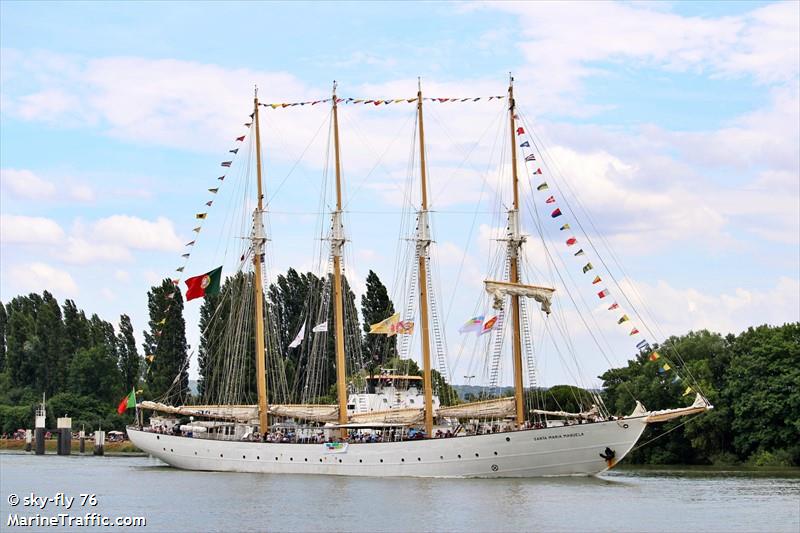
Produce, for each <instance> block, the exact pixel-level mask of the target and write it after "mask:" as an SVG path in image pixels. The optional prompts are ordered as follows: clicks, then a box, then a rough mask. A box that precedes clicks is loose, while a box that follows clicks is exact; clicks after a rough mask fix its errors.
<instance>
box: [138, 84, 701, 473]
mask: <svg viewBox="0 0 800 533" xmlns="http://www.w3.org/2000/svg"><path fill="white" fill-rule="evenodd" d="M409 101H411V100H409ZM330 102H331V106H332V110H331V112H332V130H333V149H334V150H333V154H334V171H335V180H336V181H335V192H336V204H335V210H333V213H332V217H331V232H330V238H329V241H330V256H331V260H332V264H333V266H332V285H333V287H332V288H333V292H332V299H331V302H332V305H333V317H334V327H335V330H334V336H335V369H336V392H337V404H336V405H312V404H302V405H291V404H285V405H277V404H276V405H269V404H268V396H267V380H266V376H267V370H268V369H267V368H266V366H267V362H266V360H265V350H266V348H265V331H264V324H265V318H264V307H265V306H264V301H263V299H264V289H263V287H262V275H261V268H262V266H261V262H262V259H261V258H262V254H263V253H264V246H265V243H266V236H265V230H264V222H263V213H264V189H263V184H262V169H261V164H262V162H261V138H260V129H259V128H260V120H259V101H258V96H257V94H256V96H255V98H254V110H253V115H252V117H253V127H254V129H255V151H256V167H257V172H256V177H257V195H258V197H257V207H256V209H255V211H254V214H253V224H252V232H251V250H252V258H253V260H252V265H253V269H254V276H253V280H254V283H253V288H254V291H255V292H254V302H255V304H254V305H253V309H254V313H253V317H252V319H253V320H254V324H255V358H256V385H257V387H256V388H257V393H258V403H257V406H256V408H255V409H256V411H257V413H254V412H253V410H252V409H251V408H250V407H249V406H238V407H236V406H227V407H220V408H218V409H216V410H215V409H213V408H210V407H209V406H182V407H174V406H168V405H162V404H156V403H154V402H141V403H140V407H141V408H146V409H154V410H158V411H163V412H166V413H171V414H173V415H177V416H192V417H197V418H198V419H200V418H204V419H207V420H209V421H210V422H209V424H210V425H209V426H207V427H208V428H209V432H208V433H206V434H203V433H199V434H198V433H197V431H195V434H193V435H191V436H188V435H185V434H180V433H179V432H178V434H175V433H168V432H167V433H165V432H158V431H151V430H146V429H145V428H142V427H141V426H131V427H129V428H128V435H129V437H130V439H131V441H132V442H133V443H134V444H135V445H136V446H137V447H138V448H140V449H141V450H143V451H145V452H147V453H149V454H151V455H152V456H154V457H157V458H159V459H161V460H162V461H164V462H166V463H168V464H170V465H172V466H175V467H178V468H184V469H190V470H210V471H233V472H263V473H287V474H289V473H295V474H331V475H352V476H375V477H384V476H411V477H533V476H551V475H576V474H578V475H580V474H584V475H592V474H598V473H601V472H603V471H605V470H607V469H608V468H611V467H613V466H614V465H615V464H616V463H617V462H618V461H619V460H621V459H622V458H623V457H625V455H626V454H627V453H628V452H629V451H630V450H631V449H632V448H633V447H634V445H635V444H636V442H637V440H638V439H639V437H640V436H641V434H642V432H643V431H644V429H645V428H646V426H647V425H648V424H650V423H653V422H661V421H665V420H670V419H673V418H676V417H680V416H685V415H689V414H695V413H700V412H703V411H705V410H707V409H711V408H712V406H711V405H710V404H709V403H708V402H707V401H706V400H705V399H704V398H703V397H702V396H701V395H699V394H698V396H697V399H696V401H695V403H694V404H693V405H691V406H690V407H685V408H677V409H670V410H665V411H656V412H651V411H647V410H646V409H645V408H644V407H643V406H642V405H641V404H639V403H638V402H637V404H636V408H635V410H634V411H633V412H632V413H630V415H629V416H625V417H610V416H599V415H598V413H597V410H596V409H595V410H594V412H590V413H577V414H575V413H549V414H550V415H552V416H562V417H563V418H565V419H570V418H577V419H579V420H580V422H582V423H578V424H569V423H564V424H553V425H550V424H546V425H538V424H537V425H532V424H530V422H526V419H529V418H530V417H526V412H525V402H524V393H525V389H524V380H523V375H524V370H523V342H522V337H521V331H522V329H523V327H524V323H523V322H524V320H525V316H524V315H523V313H522V311H521V310H522V309H523V308H524V307H523V299H525V298H532V299H534V300H536V301H537V302H539V303H541V305H542V310H543V311H545V312H547V313H549V310H550V298H551V296H552V294H553V290H554V289H552V288H548V287H539V286H535V285H525V284H523V283H522V282H521V276H520V271H521V266H520V261H521V253H520V250H521V248H522V246H523V243H524V241H525V237H524V236H523V234H522V231H521V222H520V191H519V182H520V179H519V175H518V168H517V150H516V147H517V140H516V135H517V133H518V131H519V129H518V125H517V114H516V107H515V100H514V87H513V79H512V80H511V83H510V84H509V88H508V96H507V102H508V116H509V133H510V136H511V180H512V194H513V199H512V204H511V208H510V209H509V210H508V212H507V217H508V218H507V227H506V239H504V240H505V241H506V254H507V257H506V260H507V263H506V264H507V273H508V275H507V278H506V279H499V280H487V281H486V282H485V286H486V287H485V288H486V291H487V292H488V293H489V294H490V295H491V296H492V297H493V298H494V302H495V307H497V308H500V309H502V310H503V311H502V312H503V313H505V312H506V311H507V307H506V306H507V305H508V306H510V319H511V320H510V326H511V331H512V345H511V354H512V361H513V384H514V396H513V398H498V399H489V400H484V401H479V402H473V403H466V404H459V405H455V406H449V407H441V406H439V402H438V399H437V398H435V397H434V395H433V384H432V368H431V336H430V329H431V325H430V323H429V322H430V319H429V309H428V306H429V303H428V300H429V294H428V291H429V284H428V281H427V280H428V269H429V266H430V265H429V257H430V256H429V247H430V245H431V242H432V239H431V233H430V224H429V211H428V209H429V206H428V184H427V170H426V160H425V155H426V151H425V132H424V121H423V102H424V99H423V96H422V89H421V87H420V88H419V89H418V92H417V98H416V111H417V112H416V120H417V126H418V132H419V165H420V166H419V169H420V185H421V190H420V198H421V202H420V206H419V210H418V211H417V214H416V215H417V218H416V222H417V224H416V235H415V260H416V269H417V275H416V280H417V282H418V283H417V287H416V290H417V297H418V304H419V324H418V327H419V329H418V331H419V332H420V339H421V359H422V367H423V368H422V379H421V381H422V383H421V384H420V385H421V389H422V395H423V399H424V401H423V405H422V406H421V408H420V407H414V408H408V407H409V406H408V405H404V406H403V407H404V408H403V409H394V410H386V411H381V410H372V409H371V410H370V412H369V413H368V415H369V416H364V415H363V414H362V415H359V414H356V413H354V412H353V406H352V405H348V403H349V402H348V388H347V375H346V364H345V361H346V358H345V331H344V323H345V317H344V303H343V300H344V296H343V279H342V270H343V266H342V254H343V248H344V245H345V236H344V224H343V219H342V214H343V207H342V171H341V162H340V144H339V143H340V140H339V118H338V108H339V103H340V102H341V99H339V98H338V97H337V95H336V85H335V84H334V88H333V94H332V97H331V99H330ZM418 379H419V378H418V377H415V376H392V375H384V376H379V378H378V381H380V382H385V383H387V384H391V385H392V386H394V383H395V382H398V381H403V382H404V383H406V384H408V383H412V384H413V385H414V387H416V388H417V389H418V388H419V385H417V384H416V382H415V381H414V380H418ZM392 390H393V391H394V389H392ZM398 394H399V393H398ZM540 413H544V414H548V413H547V412H544V411H541V412H540ZM254 414H257V416H256V417H254V416H253V415H254ZM255 418H257V423H255V422H256V421H255ZM271 419H272V420H271ZM277 419H280V420H304V421H310V422H312V423H317V424H324V426H318V427H322V428H325V429H326V430H327V431H328V433H327V434H328V438H327V439H326V441H325V442H319V441H318V440H313V439H296V440H295V441H291V442H286V441H285V439H284V440H283V441H277V442H275V441H270V439H269V438H266V439H265V438H264V437H265V436H267V437H268V434H269V432H270V428H271V424H270V422H271V421H273V422H274V421H275V420H277ZM486 419H489V420H494V421H501V422H502V423H501V424H494V425H493V427H492V429H490V430H488V431H479V430H478V431H472V432H467V431H464V430H463V428H464V425H463V424H461V423H460V422H459V421H463V422H464V423H465V424H466V423H469V422H473V423H474V424H473V427H474V428H480V427H481V424H480V420H486ZM437 421H438V424H439V425H438V426H437V425H436V424H437ZM584 422H585V423H584ZM229 423H236V424H239V425H244V426H247V425H248V424H249V427H250V428H251V430H250V431H249V432H248V433H247V434H245V435H242V434H241V432H238V433H237V432H232V433H233V435H234V436H235V437H234V438H231V437H230V435H228V432H225V433H224V434H221V433H215V434H213V435H212V431H210V429H211V428H213V427H214V424H219V425H225V424H229ZM273 425H274V424H273ZM194 427H195V428H197V427H199V426H194ZM445 427H448V428H453V430H454V431H453V432H452V435H453V436H452V437H450V438H435V437H436V434H435V431H436V432H437V433H440V434H444V433H443V432H441V431H440V430H441V429H442V428H445ZM410 428H420V429H419V430H417V431H413V434H414V438H411V435H412V431H409V430H410ZM437 428H438V429H437ZM361 432H366V433H367V434H371V435H374V434H380V435H381V438H380V439H377V440H378V441H376V439H374V438H372V439H357V438H353V437H354V434H358V433H361ZM298 433H299V431H298ZM447 435H448V436H450V435H451V433H450V431H449V430H448V432H447ZM253 436H256V437H255V438H253ZM390 436H391V438H390ZM240 437H244V438H240ZM420 437H421V438H420ZM301 440H302V442H301Z"/></svg>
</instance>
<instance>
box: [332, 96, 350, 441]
mask: <svg viewBox="0 0 800 533" xmlns="http://www.w3.org/2000/svg"><path fill="white" fill-rule="evenodd" d="M331 101H332V102H333V146H334V161H335V165H336V211H334V213H333V230H332V235H331V253H332V255H333V315H334V322H335V327H336V329H335V335H336V396H337V397H338V400H339V425H345V424H347V383H346V379H347V372H346V369H345V357H344V304H343V297H342V248H343V246H344V225H343V223H342V167H341V161H340V154H339V111H338V108H339V106H338V102H337V98H336V82H335V81H334V82H333V97H332V98H331ZM341 436H342V438H343V439H345V438H347V428H342V430H341Z"/></svg>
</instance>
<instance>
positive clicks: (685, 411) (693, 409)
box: [645, 393, 714, 424]
mask: <svg viewBox="0 0 800 533" xmlns="http://www.w3.org/2000/svg"><path fill="white" fill-rule="evenodd" d="M713 408H714V406H713V405H711V403H710V402H709V401H708V400H706V399H705V398H704V397H703V396H702V395H701V394H700V393H697V396H695V398H694V403H692V405H690V406H689V407H681V408H678V409H664V410H662V411H649V412H647V417H646V418H645V422H647V423H648V424H652V423H654V422H666V421H667V420H672V419H673V418H678V417H681V416H687V415H693V414H696V413H702V412H703V411H709V410H711V409H713Z"/></svg>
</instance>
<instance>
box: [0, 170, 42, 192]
mask: <svg viewBox="0 0 800 533" xmlns="http://www.w3.org/2000/svg"><path fill="white" fill-rule="evenodd" d="M0 183H2V187H3V189H4V190H6V191H8V192H10V193H11V194H13V195H15V196H19V197H22V198H31V199H34V200H41V199H46V198H51V197H53V196H54V195H55V193H56V187H55V185H53V184H52V183H50V182H49V181H47V180H45V179H42V178H40V177H39V176H37V175H36V174H34V173H33V172H31V171H30V170H25V169H14V168H3V169H0Z"/></svg>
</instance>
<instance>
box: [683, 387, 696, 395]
mask: <svg viewBox="0 0 800 533" xmlns="http://www.w3.org/2000/svg"><path fill="white" fill-rule="evenodd" d="M693 392H694V389H693V388H691V387H686V390H685V391H683V394H682V396H688V395H690V394H691V393H693Z"/></svg>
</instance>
